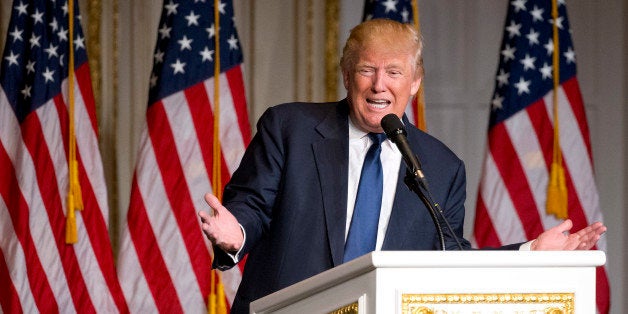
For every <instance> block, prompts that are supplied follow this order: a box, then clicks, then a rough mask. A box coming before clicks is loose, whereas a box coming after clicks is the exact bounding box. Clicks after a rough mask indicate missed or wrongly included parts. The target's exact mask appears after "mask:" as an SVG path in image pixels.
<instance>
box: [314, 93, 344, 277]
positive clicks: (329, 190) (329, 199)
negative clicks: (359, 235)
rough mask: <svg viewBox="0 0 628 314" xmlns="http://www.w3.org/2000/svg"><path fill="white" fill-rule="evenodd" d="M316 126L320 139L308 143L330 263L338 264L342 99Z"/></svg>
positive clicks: (341, 218) (340, 252)
mask: <svg viewBox="0 0 628 314" xmlns="http://www.w3.org/2000/svg"><path fill="white" fill-rule="evenodd" d="M335 108H336V110H332V111H330V113H329V115H327V117H326V118H325V119H324V120H323V121H322V122H321V123H320V124H319V125H318V126H317V127H316V130H317V131H318V132H319V133H320V134H321V135H322V136H323V139H322V140H320V141H316V142H314V143H313V144H312V149H313V152H314V159H315V162H316V167H317V170H318V178H319V182H320V188H321V191H322V194H323V206H324V214H325V222H326V228H327V239H328V241H329V247H330V248H331V255H332V260H333V263H334V266H336V265H339V264H341V263H342V256H343V254H344V243H345V224H346V219H347V217H346V216H347V182H348V179H347V175H348V163H349V161H348V156H349V148H348V146H349V144H348V142H349V134H348V132H349V129H348V120H347V119H348V109H347V108H348V107H347V104H346V102H345V101H342V102H341V103H340V104H339V105H338V106H336V107H335Z"/></svg>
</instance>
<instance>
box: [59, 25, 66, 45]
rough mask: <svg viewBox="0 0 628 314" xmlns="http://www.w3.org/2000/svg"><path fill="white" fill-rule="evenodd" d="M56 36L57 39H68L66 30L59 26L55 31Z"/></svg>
mask: <svg viewBox="0 0 628 314" xmlns="http://www.w3.org/2000/svg"><path fill="white" fill-rule="evenodd" d="M57 36H59V41H68V30H67V29H65V28H63V26H61V28H60V29H59V31H58V32H57Z"/></svg>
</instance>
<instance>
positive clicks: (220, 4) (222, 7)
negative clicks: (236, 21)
mask: <svg viewBox="0 0 628 314" xmlns="http://www.w3.org/2000/svg"><path fill="white" fill-rule="evenodd" d="M225 7H227V4H226V3H223V2H222V1H218V12H220V14H223V15H224V14H227V11H225Z"/></svg>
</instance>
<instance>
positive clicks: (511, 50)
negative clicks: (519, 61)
mask: <svg viewBox="0 0 628 314" xmlns="http://www.w3.org/2000/svg"><path fill="white" fill-rule="evenodd" d="M515 51H517V48H515V47H510V45H509V44H506V47H504V50H502V52H501V53H502V56H504V61H508V60H514V59H515Z"/></svg>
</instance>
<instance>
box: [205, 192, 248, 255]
mask: <svg viewBox="0 0 628 314" xmlns="http://www.w3.org/2000/svg"><path fill="white" fill-rule="evenodd" d="M205 201H206V202H207V204H208V205H209V207H210V213H208V212H206V211H202V210H201V211H199V212H198V215H199V217H201V223H202V225H201V228H202V229H203V233H205V236H207V238H208V239H209V241H211V243H212V244H213V245H215V246H217V247H219V248H221V249H222V250H223V251H225V252H237V251H238V250H240V248H241V247H242V242H244V235H243V234H242V229H240V224H239V223H238V220H237V219H236V218H235V217H234V216H233V215H232V214H231V212H229V210H227V208H225V207H224V206H222V204H221V203H220V201H219V200H218V198H216V196H214V195H213V194H211V193H207V194H205Z"/></svg>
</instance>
